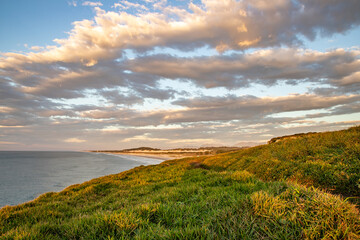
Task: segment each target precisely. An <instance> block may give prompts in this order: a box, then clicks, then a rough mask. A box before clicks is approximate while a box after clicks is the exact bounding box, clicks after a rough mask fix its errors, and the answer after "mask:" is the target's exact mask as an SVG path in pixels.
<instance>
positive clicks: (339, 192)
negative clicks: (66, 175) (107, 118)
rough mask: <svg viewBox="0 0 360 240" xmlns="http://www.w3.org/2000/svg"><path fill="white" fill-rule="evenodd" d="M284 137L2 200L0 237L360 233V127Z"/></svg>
mask: <svg viewBox="0 0 360 240" xmlns="http://www.w3.org/2000/svg"><path fill="white" fill-rule="evenodd" d="M281 139H282V140H281V141H273V142H271V143H269V144H266V145H261V146H257V147H252V148H247V149H240V150H237V151H234V152H228V153H222V154H217V155H214V156H200V157H189V158H184V159H176V160H169V161H164V162H163V163H161V164H158V165H152V166H141V167H137V168H134V169H132V170H129V171H125V172H122V173H119V174H114V175H109V176H105V177H101V178H97V179H93V180H91V181H88V182H85V183H82V184H77V185H73V186H70V187H68V188H66V189H65V190H63V191H61V192H59V193H54V192H52V193H46V194H44V195H42V196H40V197H39V198H37V199H36V200H34V201H32V202H28V203H25V204H22V205H18V206H14V207H4V208H2V209H0V239H349V240H350V239H360V213H359V206H360V205H359V203H360V127H353V128H350V129H347V130H342V131H336V132H326V133H311V134H303V135H297V136H296V137H284V138H281ZM345 198H346V200H345Z"/></svg>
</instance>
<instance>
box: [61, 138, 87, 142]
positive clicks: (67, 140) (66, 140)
mask: <svg viewBox="0 0 360 240" xmlns="http://www.w3.org/2000/svg"><path fill="white" fill-rule="evenodd" d="M64 142H67V143H83V142H86V140H83V139H79V138H68V139H65V140H64Z"/></svg>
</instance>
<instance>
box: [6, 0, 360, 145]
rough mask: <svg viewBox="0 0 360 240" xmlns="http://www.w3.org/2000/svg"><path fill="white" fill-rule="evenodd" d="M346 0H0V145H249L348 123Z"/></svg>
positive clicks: (355, 52)
mask: <svg viewBox="0 0 360 240" xmlns="http://www.w3.org/2000/svg"><path fill="white" fill-rule="evenodd" d="M359 12H360V2H359V1H358V0H345V1H344V0H273V1H266V0H237V1H236V0H193V1H191V0H189V1H188V0H137V1H118V0H117V1H115V0H106V1H105V0H104V1H85V0H52V1H49V0H33V1H28V0H2V1H1V2H0V36H1V38H0V150H89V149H93V150H95V149H102V150H105V149H107V150H109V149H124V148H133V147H140V146H149V147H156V148H163V149H167V148H176V147H204V146H252V145H257V144H263V143H266V142H267V141H268V140H269V139H271V138H273V137H277V136H283V135H289V134H295V133H302V132H320V131H333V130H339V129H345V128H348V127H351V126H356V125H359V124H360V44H359V39H360V14H359Z"/></svg>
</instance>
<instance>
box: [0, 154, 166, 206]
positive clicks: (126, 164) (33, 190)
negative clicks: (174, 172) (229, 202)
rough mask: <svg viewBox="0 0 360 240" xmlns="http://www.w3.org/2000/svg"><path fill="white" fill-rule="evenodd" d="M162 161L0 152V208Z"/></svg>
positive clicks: (107, 155)
mask: <svg viewBox="0 0 360 240" xmlns="http://www.w3.org/2000/svg"><path fill="white" fill-rule="evenodd" d="M160 162H162V160H157V159H151V158H145V157H138V156H127V155H110V154H103V153H88V152H10V151H9V152H8V151H0V208H1V207H3V206H5V205H16V204H20V203H23V202H27V201H30V200H32V199H34V198H36V197H38V196H39V195H40V194H42V193H45V192H57V191H61V190H62V189H64V188H66V187H67V186H70V185H72V184H77V183H82V182H85V181H88V180H91V179H93V178H97V177H101V176H105V175H109V174H114V173H119V172H122V171H125V170H129V169H131V168H134V167H137V166H140V165H151V164H158V163H160Z"/></svg>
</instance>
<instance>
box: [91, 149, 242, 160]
mask: <svg viewBox="0 0 360 240" xmlns="http://www.w3.org/2000/svg"><path fill="white" fill-rule="evenodd" d="M243 148H244V147H242V148H240V147H204V148H176V149H166V150H162V149H158V148H150V147H139V148H131V149H123V150H88V152H98V153H108V154H115V155H116V154H121V155H132V156H139V157H147V158H155V159H161V160H171V159H179V158H186V157H198V156H211V155H215V154H219V153H226V152H232V151H237V150H240V149H243Z"/></svg>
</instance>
